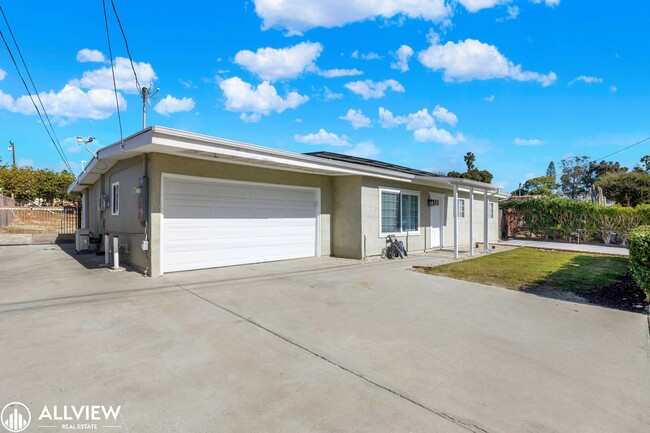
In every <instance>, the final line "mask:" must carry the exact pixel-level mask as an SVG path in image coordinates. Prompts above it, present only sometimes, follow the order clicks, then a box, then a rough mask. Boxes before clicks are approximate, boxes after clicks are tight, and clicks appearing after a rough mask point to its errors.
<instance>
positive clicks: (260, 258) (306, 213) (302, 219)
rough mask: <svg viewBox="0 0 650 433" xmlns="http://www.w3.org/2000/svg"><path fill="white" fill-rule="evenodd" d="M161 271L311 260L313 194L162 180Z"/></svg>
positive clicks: (272, 187)
mask: <svg viewBox="0 0 650 433" xmlns="http://www.w3.org/2000/svg"><path fill="white" fill-rule="evenodd" d="M163 189H164V197H163V215H164V219H163V253H162V256H163V268H164V269H163V271H164V272H173V271H180V270H189V269H201V268H209V267H219V266H229V265H237V264H245V263H255V262H264V261H273V260H284V259H293V258H300V257H313V256H314V255H315V254H316V238H317V208H318V206H317V197H318V196H317V193H316V192H317V190H316V189H298V188H296V187H287V186H281V185H259V184H247V183H242V184H238V183H232V182H221V181H213V180H204V179H198V180H187V179H176V178H165V179H164V187H163Z"/></svg>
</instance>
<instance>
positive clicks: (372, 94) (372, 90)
mask: <svg viewBox="0 0 650 433" xmlns="http://www.w3.org/2000/svg"><path fill="white" fill-rule="evenodd" d="M345 88H347V89H348V90H350V91H351V92H352V93H356V94H357V95H361V97H363V99H370V98H383V97H384V96H385V93H386V90H388V89H392V90H393V91H394V92H404V86H402V85H401V84H400V83H398V82H397V81H395V80H384V81H377V82H375V81H372V80H365V81H353V82H351V83H347V84H346V85H345Z"/></svg>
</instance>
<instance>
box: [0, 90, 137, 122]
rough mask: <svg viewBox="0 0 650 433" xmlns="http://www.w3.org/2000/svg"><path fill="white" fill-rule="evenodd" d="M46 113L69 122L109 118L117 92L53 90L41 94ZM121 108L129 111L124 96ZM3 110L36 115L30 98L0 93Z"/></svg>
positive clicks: (119, 96)
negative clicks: (70, 120) (69, 120)
mask: <svg viewBox="0 0 650 433" xmlns="http://www.w3.org/2000/svg"><path fill="white" fill-rule="evenodd" d="M39 96H40V98H41V101H43V105H44V106H45V110H46V111H47V113H48V114H49V115H50V116H52V117H55V118H56V117H59V118H68V119H97V120H99V119H106V118H108V117H110V116H111V115H112V114H113V113H114V112H115V111H116V107H115V93H113V91H112V90H108V89H90V90H88V91H87V92H84V91H83V90H81V89H80V88H78V87H75V86H73V85H71V84H66V85H65V87H63V89H61V90H60V91H59V92H54V91H53V90H50V91H49V92H41V93H39ZM118 100H119V103H120V109H121V110H126V107H127V104H126V100H125V99H124V97H123V96H122V95H121V94H119V93H118ZM0 108H4V109H6V110H8V111H11V112H14V113H21V114H36V109H35V108H34V105H33V103H32V100H31V99H30V97H29V96H28V95H23V96H20V97H18V98H17V99H15V100H14V98H13V97H12V96H11V95H7V94H5V93H3V92H2V91H1V90H0Z"/></svg>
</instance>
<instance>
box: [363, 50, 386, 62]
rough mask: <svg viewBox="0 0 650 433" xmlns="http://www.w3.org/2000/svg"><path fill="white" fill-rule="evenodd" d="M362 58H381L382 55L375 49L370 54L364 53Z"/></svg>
mask: <svg viewBox="0 0 650 433" xmlns="http://www.w3.org/2000/svg"><path fill="white" fill-rule="evenodd" d="M361 58H362V59H364V60H379V59H381V56H380V55H379V54H377V53H375V52H374V51H371V52H369V53H368V54H362V55H361Z"/></svg>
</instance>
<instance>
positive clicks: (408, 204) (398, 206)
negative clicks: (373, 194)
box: [380, 190, 420, 234]
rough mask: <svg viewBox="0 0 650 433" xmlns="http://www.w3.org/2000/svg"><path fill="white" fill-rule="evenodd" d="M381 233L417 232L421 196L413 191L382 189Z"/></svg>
mask: <svg viewBox="0 0 650 433" xmlns="http://www.w3.org/2000/svg"><path fill="white" fill-rule="evenodd" d="M380 193H381V203H380V215H381V221H380V224H381V234H387V233H406V232H409V233H410V232H417V231H418V230H419V228H420V196H419V195H418V194H416V193H412V192H402V191H392V190H391V191H387V190H380Z"/></svg>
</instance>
